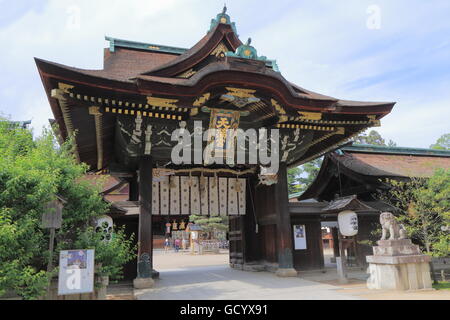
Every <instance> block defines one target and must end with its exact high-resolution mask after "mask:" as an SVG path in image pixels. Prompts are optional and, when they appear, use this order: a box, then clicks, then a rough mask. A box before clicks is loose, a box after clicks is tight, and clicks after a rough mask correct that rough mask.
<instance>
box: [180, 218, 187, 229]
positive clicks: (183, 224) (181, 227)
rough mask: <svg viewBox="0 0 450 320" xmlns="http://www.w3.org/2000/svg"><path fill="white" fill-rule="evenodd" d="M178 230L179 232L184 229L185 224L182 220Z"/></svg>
mask: <svg viewBox="0 0 450 320" xmlns="http://www.w3.org/2000/svg"><path fill="white" fill-rule="evenodd" d="M179 229H180V230H184V229H186V223H184V220H181V223H180V228H179Z"/></svg>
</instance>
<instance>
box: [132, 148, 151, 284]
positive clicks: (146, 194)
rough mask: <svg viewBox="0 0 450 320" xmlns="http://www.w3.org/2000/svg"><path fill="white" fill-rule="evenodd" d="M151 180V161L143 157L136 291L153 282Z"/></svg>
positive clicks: (140, 182)
mask: <svg viewBox="0 0 450 320" xmlns="http://www.w3.org/2000/svg"><path fill="white" fill-rule="evenodd" d="M152 180H153V160H152V158H151V157H149V156H143V157H142V158H141V160H140V162H139V194H140V214H139V236H138V239H139V242H138V243H139V250H138V270H137V271H138V272H137V274H138V275H137V278H136V279H135V280H134V287H135V288H137V289H146V288H151V287H152V286H153V284H154V281H153V278H152V276H153V232H152Z"/></svg>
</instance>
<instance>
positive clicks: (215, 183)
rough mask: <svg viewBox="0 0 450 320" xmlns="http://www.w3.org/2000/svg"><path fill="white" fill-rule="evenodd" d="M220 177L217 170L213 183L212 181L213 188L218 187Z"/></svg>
mask: <svg viewBox="0 0 450 320" xmlns="http://www.w3.org/2000/svg"><path fill="white" fill-rule="evenodd" d="M218 179H219V178H218V177H217V172H216V173H214V179H213V180H212V183H211V188H213V189H214V188H216V187H217V180H218Z"/></svg>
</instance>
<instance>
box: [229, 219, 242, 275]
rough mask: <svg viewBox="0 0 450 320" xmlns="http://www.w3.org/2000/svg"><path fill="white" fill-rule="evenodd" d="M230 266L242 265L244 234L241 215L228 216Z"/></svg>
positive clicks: (240, 267) (237, 266)
mask: <svg viewBox="0 0 450 320" xmlns="http://www.w3.org/2000/svg"><path fill="white" fill-rule="evenodd" d="M229 218H230V232H229V241H230V266H231V267H232V268H238V269H242V267H243V265H244V240H243V237H244V234H243V225H244V224H243V219H242V217H232V216H230V217H229Z"/></svg>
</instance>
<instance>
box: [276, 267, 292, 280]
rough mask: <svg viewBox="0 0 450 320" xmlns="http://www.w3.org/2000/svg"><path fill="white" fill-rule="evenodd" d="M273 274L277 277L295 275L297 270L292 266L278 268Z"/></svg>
mask: <svg viewBox="0 0 450 320" xmlns="http://www.w3.org/2000/svg"><path fill="white" fill-rule="evenodd" d="M275 274H276V275H277V276H278V277H282V278H285V277H297V275H298V274H297V271H296V270H295V269H294V268H279V269H278V270H277V271H276V272H275Z"/></svg>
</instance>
